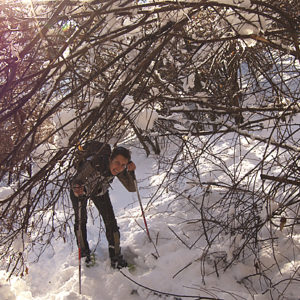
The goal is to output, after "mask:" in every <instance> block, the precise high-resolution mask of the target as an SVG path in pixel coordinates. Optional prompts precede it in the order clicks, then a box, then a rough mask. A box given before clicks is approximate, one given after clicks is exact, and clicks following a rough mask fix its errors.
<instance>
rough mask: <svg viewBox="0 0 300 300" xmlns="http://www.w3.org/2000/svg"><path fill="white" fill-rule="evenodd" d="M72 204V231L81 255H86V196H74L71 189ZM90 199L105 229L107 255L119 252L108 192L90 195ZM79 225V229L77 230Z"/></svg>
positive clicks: (118, 235) (117, 232)
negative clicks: (73, 219) (73, 221)
mask: <svg viewBox="0 0 300 300" xmlns="http://www.w3.org/2000/svg"><path fill="white" fill-rule="evenodd" d="M70 196H71V201H72V205H73V208H74V212H75V224H74V231H75V235H76V240H77V245H78V246H79V247H80V249H81V253H82V255H83V256H86V255H87V254H89V253H90V248H89V244H88V241H87V231H86V223H87V210H86V206H87V200H88V199H87V197H80V198H79V197H76V196H75V195H74V193H73V191H72V190H71V192H70ZM90 198H91V200H92V201H93V202H94V204H95V206H96V207H97V209H98V211H99V214H100V215H101V217H102V219H103V222H104V225H105V231H106V238H107V241H108V245H109V256H110V258H112V257H114V256H116V255H119V254H120V232H119V227H118V225H117V221H116V217H115V214H114V211H113V207H112V205H111V201H110V198H109V194H108V192H106V193H105V194H104V195H101V196H91V197H90ZM79 201H81V205H80V206H81V214H80V217H81V221H80V222H79ZM79 226H80V229H81V231H79V230H78V229H79ZM80 234H81V236H80Z"/></svg>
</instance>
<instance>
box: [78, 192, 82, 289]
mask: <svg viewBox="0 0 300 300" xmlns="http://www.w3.org/2000/svg"><path fill="white" fill-rule="evenodd" d="M77 239H78V276H79V294H81V242H82V241H81V240H82V232H81V199H80V197H78V230H77Z"/></svg>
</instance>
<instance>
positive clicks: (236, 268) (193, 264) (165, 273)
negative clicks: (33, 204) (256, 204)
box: [0, 146, 300, 300]
mask: <svg viewBox="0 0 300 300" xmlns="http://www.w3.org/2000/svg"><path fill="white" fill-rule="evenodd" d="M226 147H227V146H226ZM220 148H221V146H220ZM220 151H221V150H220ZM262 151H263V150H262ZM132 152H133V155H132V157H133V159H134V161H135V163H136V165H137V172H136V176H137V178H138V186H139V191H140V194H141V197H142V199H143V206H144V208H145V214H146V220H147V224H148V226H149V229H150V234H151V237H152V240H153V243H154V245H155V246H154V245H153V244H152V243H150V242H149V240H148V237H147V235H146V233H145V230H144V228H145V226H144V222H143V218H142V216H141V211H140V207H139V204H138V199H137V195H136V193H129V192H125V189H124V187H123V186H122V185H121V184H120V183H119V182H118V181H117V180H115V181H114V184H113V186H112V189H111V192H110V195H111V199H112V203H113V206H114V210H115V213H116V216H117V219H118V225H119V226H120V231H121V245H122V249H123V253H126V251H128V249H129V248H130V249H131V250H132V251H133V252H134V253H136V254H137V255H138V257H137V258H136V259H135V262H136V264H137V267H136V270H135V271H133V272H132V273H130V272H129V270H127V269H123V270H122V272H123V274H122V273H120V272H119V271H116V270H112V269H111V268H110V264H109V259H108V251H107V242H106V238H105V235H104V232H103V230H102V229H101V228H100V226H99V218H96V220H95V221H93V220H92V218H91V217H89V219H88V239H89V243H90V246H91V249H95V253H96V255H97V264H96V266H94V267H92V268H87V267H85V266H83V269H82V294H81V295H80V294H79V291H78V290H79V288H78V258H77V248H76V246H75V243H74V236H72V237H70V239H69V240H67V241H66V243H63V242H62V240H60V239H57V240H56V241H54V243H53V247H49V248H48V249H47V251H46V252H45V253H44V254H43V256H42V257H41V258H40V260H39V262H37V263H33V262H32V260H33V256H32V257H31V262H30V263H28V274H27V275H25V276H24V277H22V278H21V277H16V276H13V277H12V278H11V279H10V280H7V273H6V272H5V271H4V270H2V271H0V299H3V300H32V299H37V300H48V299H51V300H65V299H67V300H77V299H78V300H79V299H84V300H97V299H101V300H111V299H115V300H119V299H123V300H131V299H136V300H140V299H150V300H155V299H161V298H162V299H164V297H166V295H164V294H161V296H159V294H155V293H153V292H150V291H149V290H147V289H145V288H142V287H140V286H139V285H137V284H136V283H138V284H140V285H142V286H146V287H148V288H151V289H153V290H156V291H159V292H161V293H169V294H172V295H177V296H172V297H173V298H172V297H171V296H170V297H166V299H180V297H181V296H191V297H192V296H193V298H194V299H196V297H199V296H202V297H204V296H205V297H216V298H220V299H249V300H250V299H259V300H261V299H265V300H268V299H270V298H269V297H268V295H267V294H261V293H259V290H258V289H257V292H254V291H252V292H251V293H250V292H249V291H248V290H247V289H246V288H245V287H243V285H241V284H240V283H239V282H240V281H241V280H243V278H245V277H247V275H249V274H253V273H255V270H254V266H253V261H252V260H249V261H247V260H244V261H241V262H236V263H235V264H234V265H233V266H232V267H231V268H230V269H228V270H226V272H223V271H219V276H218V277H217V276H216V274H215V273H214V266H213V264H214V261H216V260H218V261H221V262H220V263H222V260H223V259H225V260H226V259H227V261H228V260H230V259H231V258H232V256H233V253H234V250H235V249H236V247H237V246H239V244H240V243H241V242H242V236H241V235H240V234H237V235H235V236H231V235H229V234H224V235H223V237H222V238H220V240H219V244H217V245H215V247H214V248H213V249H212V250H213V251H215V252H214V253H212V254H211V255H210V256H209V257H208V259H205V260H204V261H203V254H204V253H205V248H206V243H205V241H204V240H203V241H200V242H199V243H198V244H196V246H194V247H190V243H191V241H194V240H196V239H197V237H198V235H199V233H200V232H201V231H202V230H203V229H202V226H201V224H200V222H198V223H195V224H189V223H188V222H185V221H184V220H192V219H196V218H197V217H198V216H196V215H193V213H192V210H186V209H183V207H185V208H186V206H187V205H188V203H184V199H182V201H174V195H173V194H172V193H165V194H162V195H161V197H160V201H159V204H157V205H150V208H149V209H146V206H147V205H146V204H147V200H149V198H150V197H151V194H152V193H153V191H154V190H155V186H158V185H159V184H161V182H162V181H163V180H164V176H165V175H166V174H164V173H159V174H157V171H156V168H157V167H156V159H155V157H154V156H153V157H152V156H150V157H148V158H147V157H146V156H145V154H144V153H143V152H141V150H135V149H132ZM170 155H172V153H171V152H170ZM228 162H230V159H228ZM149 174H150V176H149ZM195 180H197V179H195ZM195 180H194V181H195ZM190 181H193V179H191V180H189V181H185V182H184V184H185V185H186V184H187V183H188V182H190ZM150 183H151V184H150ZM150 186H151V188H150ZM193 189H194V190H196V189H197V184H195V185H192V186H189V188H188V189H187V190H186V191H191V190H193ZM9 192H10V191H9V189H7V188H5V187H2V188H0V195H1V197H2V196H3V195H6V194H7V193H9ZM217 193H218V192H211V200H210V201H213V199H214V198H215V197H216V196H217ZM270 205H271V210H274V209H276V207H275V206H274V205H275V203H273V202H272V203H270ZM166 208H168V209H166ZM92 211H93V215H94V216H97V215H98V213H97V211H96V209H95V208H94V207H93V206H92ZM170 211H173V213H172V214H171V213H169V212H170ZM233 212H234V207H233V206H231V207H230V208H229V214H228V215H229V217H230V215H231V214H232V215H233ZM264 213H265V214H267V211H265V212H264ZM264 217H266V215H264ZM178 220H181V221H180V222H178ZM178 224H181V225H178ZM99 231H100V238H99ZM180 233H185V235H187V236H188V237H186V238H182V240H179V239H177V238H176V236H175V234H179V235H180ZM185 235H182V237H185ZM277 237H278V239H279V242H278V246H277V249H278V252H277V255H276V256H277V261H278V263H280V264H281V265H282V268H281V273H282V274H283V276H286V278H288V277H289V276H290V274H291V272H294V273H296V272H297V270H298V269H299V260H300V255H296V256H295V255H294V260H288V259H286V257H288V255H289V252H290V251H292V250H290V249H293V247H290V248H289V245H290V244H289V243H290V241H289V240H288V239H287V236H286V232H284V231H283V232H280V231H279V232H277ZM18 242H20V240H17V241H16V246H18V247H20V251H22V249H23V245H22V243H21V242H20V243H19V244H18ZM298 243H300V235H299V236H298ZM17 244H18V245H17ZM156 250H157V251H156ZM157 253H158V254H157ZM281 253H282V254H284V255H282V254H281ZM290 254H291V253H290ZM291 255H292V254H291ZM157 256H159V257H158V258H157V259H156V257H157ZM291 257H292V256H291ZM260 260H261V261H262V262H263V263H264V264H265V265H266V266H270V267H271V266H272V264H273V263H274V258H273V252H272V251H271V250H270V248H268V247H266V248H265V249H264V250H262V251H261V257H260ZM204 265H205V268H204V267H203V266H204ZM282 274H280V271H278V270H277V272H274V275H273V277H274V279H276V280H278V281H279V279H280V278H281V276H282ZM269 276H270V274H269ZM131 280H133V281H131ZM135 282H136V283H135ZM288 289H289V295H290V298H289V299H297V297H298V296H297V295H299V292H300V291H299V287H297V286H296V285H295V284H294V283H291V285H290V287H289V288H288ZM135 291H136V292H135ZM232 295H234V297H235V298H234V297H233V296H232ZM176 297H177V298H176ZM193 298H192V299H193Z"/></svg>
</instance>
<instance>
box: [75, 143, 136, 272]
mask: <svg viewBox="0 0 300 300" xmlns="http://www.w3.org/2000/svg"><path fill="white" fill-rule="evenodd" d="M94 143H99V144H100V146H101V147H100V150H99V151H97V153H94V154H93V155H91V156H89V157H87V158H86V159H85V160H84V161H83V162H81V164H80V165H79V167H78V169H77V173H76V175H75V176H74V178H73V179H72V181H71V191H70V195H71V201H72V204H73V208H74V211H75V224H74V230H75V234H76V240H77V245H78V246H79V248H80V250H81V256H82V257H86V263H89V262H90V260H91V258H90V249H89V244H88V241H87V231H86V224H87V210H86V206H87V200H88V198H90V199H91V200H92V201H93V202H94V204H95V205H96V207H97V209H98V211H99V214H100V215H101V216H102V219H103V221H104V224H105V229H106V238H107V241H108V245H109V249H108V251H109V257H110V260H111V266H112V267H113V268H118V269H121V268H123V267H126V266H127V262H126V261H125V260H124V258H123V256H122V255H121V248H120V232H119V227H118V225H117V221H116V218H115V214H114V211H113V207H112V204H111V201H110V197H109V193H108V189H109V187H110V184H111V183H112V181H113V179H114V177H115V176H117V177H118V178H119V180H120V181H121V183H122V184H123V185H124V186H125V187H126V189H127V190H128V191H129V192H135V191H136V188H135V184H134V180H135V176H134V170H135V169H136V166H135V164H134V163H133V162H132V161H131V155H130V152H129V150H127V149H126V148H123V147H116V148H114V149H113V151H112V152H111V147H110V146H109V145H108V144H102V143H100V142H94ZM79 201H80V204H81V205H79ZM80 207H81V210H80V212H79V208H80Z"/></svg>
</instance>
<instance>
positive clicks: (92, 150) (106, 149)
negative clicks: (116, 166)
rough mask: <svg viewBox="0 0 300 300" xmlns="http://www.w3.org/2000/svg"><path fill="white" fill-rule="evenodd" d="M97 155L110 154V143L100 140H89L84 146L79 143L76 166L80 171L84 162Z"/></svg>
mask: <svg viewBox="0 0 300 300" xmlns="http://www.w3.org/2000/svg"><path fill="white" fill-rule="evenodd" d="M96 155H101V156H108V157H109V156H110V155H111V148H110V145H108V144H105V143H102V142H98V141H88V142H86V143H85V144H84V145H83V146H81V145H79V146H78V147H77V151H76V152H75V159H74V167H75V169H76V170H77V171H78V170H80V168H81V167H82V166H83V164H84V162H86V161H87V160H89V159H90V158H94V157H95V156H96Z"/></svg>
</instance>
